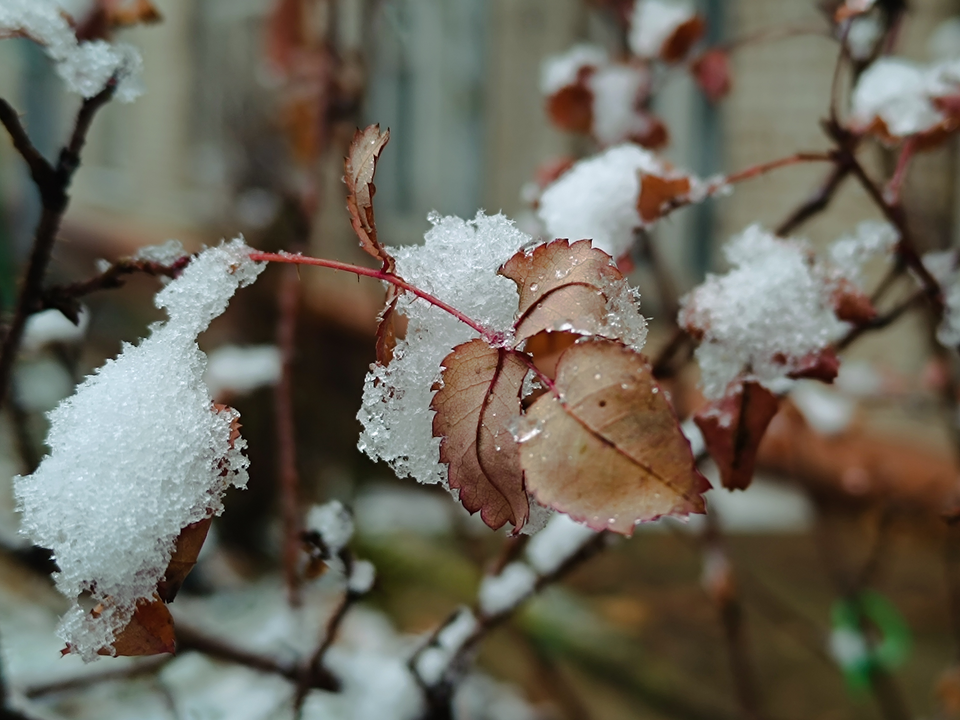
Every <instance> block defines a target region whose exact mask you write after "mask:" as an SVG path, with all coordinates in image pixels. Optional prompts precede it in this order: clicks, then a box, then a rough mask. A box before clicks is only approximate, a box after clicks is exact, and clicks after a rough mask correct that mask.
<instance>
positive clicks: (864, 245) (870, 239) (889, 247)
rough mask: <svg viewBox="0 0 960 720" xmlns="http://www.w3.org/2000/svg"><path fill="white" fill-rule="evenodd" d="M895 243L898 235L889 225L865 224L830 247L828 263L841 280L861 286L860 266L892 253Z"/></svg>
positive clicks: (861, 267)
mask: <svg viewBox="0 0 960 720" xmlns="http://www.w3.org/2000/svg"><path fill="white" fill-rule="evenodd" d="M899 239H900V234H899V233H898V232H897V230H896V228H894V227H893V225H891V224H890V223H886V222H878V221H875V220H873V221H871V220H868V221H865V222H862V223H860V224H859V225H857V230H856V233H855V234H853V235H845V236H843V237H841V238H840V239H839V240H836V241H835V242H834V243H833V244H831V246H830V250H829V258H830V262H831V264H832V265H833V266H834V267H835V268H836V269H837V270H838V271H839V273H840V274H841V275H842V277H844V278H845V279H847V280H849V281H850V282H852V283H854V284H856V285H858V286H862V284H863V266H864V265H865V264H866V263H868V262H869V261H870V260H872V259H873V258H874V257H876V256H878V255H884V254H889V253H891V252H893V249H894V248H895V247H896V245H897V241H898V240H899Z"/></svg>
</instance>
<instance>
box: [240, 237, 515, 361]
mask: <svg viewBox="0 0 960 720" xmlns="http://www.w3.org/2000/svg"><path fill="white" fill-rule="evenodd" d="M250 259H251V260H254V261H256V262H279V263H291V264H293V265H315V266H317V267H325V268H330V269H332V270H344V271H346V272H351V273H353V274H354V275H365V276H366V277H372V278H376V279H377V280H382V281H383V282H387V283H390V284H391V285H395V286H396V287H398V288H400V289H402V290H406V291H407V292H411V293H413V294H414V295H416V296H417V297H418V298H420V299H421V300H425V301H426V302H428V303H430V304H431V305H433V306H434V307H438V308H440V309H441V310H443V311H445V312H447V313H449V314H450V315H453V317H455V318H456V319H457V320H459V321H460V322H462V323H463V324H464V325H467V326H469V327H471V328H473V329H474V330H476V331H477V332H478V333H479V334H480V336H481V337H482V338H483V339H484V340H486V341H487V342H488V343H490V344H491V345H495V346H498V347H502V346H503V345H504V343H505V341H506V337H505V336H504V335H503V333H499V332H496V331H495V330H490V329H489V328H486V327H484V326H483V325H481V324H480V323H479V322H477V321H476V320H474V319H473V318H471V317H468V316H467V315H464V314H463V313H462V312H460V311H459V310H457V309H456V308H455V307H453V306H452V305H448V304H447V303H445V302H444V301H443V300H441V299H440V298H437V297H434V296H433V295H431V294H430V293H428V292H424V291H423V290H421V289H420V288H418V287H416V286H414V285H411V284H410V283H408V282H407V281H406V280H404V279H403V278H401V277H399V276H398V275H394V274H393V273H390V272H386V271H384V270H374V269H373V268H366V267H362V266H360V265H351V264H350V263H344V262H339V261H337V260H325V259H323V258H314V257H308V256H306V255H299V254H293V253H267V252H259V251H257V252H252V253H250Z"/></svg>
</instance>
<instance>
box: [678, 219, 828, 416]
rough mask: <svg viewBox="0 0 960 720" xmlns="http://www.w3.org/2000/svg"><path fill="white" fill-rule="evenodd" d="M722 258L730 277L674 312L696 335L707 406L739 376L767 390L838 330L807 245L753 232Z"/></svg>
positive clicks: (716, 280)
mask: <svg viewBox="0 0 960 720" xmlns="http://www.w3.org/2000/svg"><path fill="white" fill-rule="evenodd" d="M724 254H725V255H726V259H727V261H728V262H729V263H730V265H731V266H732V269H731V270H730V271H729V272H728V273H726V274H725V275H708V276H707V279H706V281H704V283H703V284H702V285H700V286H699V287H697V288H695V289H694V290H693V291H692V292H691V293H690V294H688V295H687V296H686V297H685V298H684V299H683V302H682V309H681V312H680V321H681V323H682V324H683V325H684V326H685V327H687V328H690V329H691V330H692V331H693V332H695V333H696V334H698V335H702V340H701V343H700V346H699V348H697V360H698V362H699V364H700V372H701V384H702V387H703V392H704V395H706V396H707V398H709V399H717V398H720V397H722V396H723V394H724V392H725V391H726V388H727V385H729V384H730V383H731V382H732V381H733V380H734V379H735V378H737V377H738V376H741V374H742V373H746V374H745V375H744V376H743V377H744V379H747V380H754V381H757V382H759V383H761V384H764V385H768V386H769V385H770V384H772V383H775V382H776V381H779V380H782V379H783V378H785V377H786V376H787V375H789V374H790V373H791V372H793V371H796V370H798V369H799V368H800V361H801V360H802V359H804V358H806V357H808V356H810V355H811V354H814V353H817V352H819V351H821V350H823V349H824V348H826V347H827V345H829V343H830V342H831V341H832V340H833V339H834V338H835V337H837V336H838V335H839V333H840V332H841V330H842V328H843V326H842V324H841V322H840V321H839V320H838V319H837V317H836V316H835V314H834V311H833V308H832V307H831V305H830V290H831V288H832V284H831V282H830V281H829V279H828V278H827V277H826V273H825V271H824V270H823V269H822V268H820V267H818V266H817V265H815V264H814V262H813V253H812V250H811V248H810V247H809V245H808V244H807V243H806V242H803V241H800V240H784V239H780V238H777V237H775V236H774V235H772V234H770V233H769V232H767V231H765V230H763V229H762V228H761V227H760V226H759V225H753V226H751V227H749V228H747V229H746V230H745V231H744V232H743V233H742V234H740V235H739V236H737V237H735V238H733V239H732V240H731V241H730V242H729V243H728V244H727V246H726V247H725V248H724Z"/></svg>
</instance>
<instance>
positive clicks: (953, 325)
mask: <svg viewBox="0 0 960 720" xmlns="http://www.w3.org/2000/svg"><path fill="white" fill-rule="evenodd" d="M923 264H924V267H926V268H927V270H928V271H929V272H930V274H931V275H933V277H934V278H935V279H936V280H937V282H938V283H940V288H941V290H942V291H943V302H944V311H943V321H942V322H941V323H940V327H939V328H937V340H939V341H940V344H941V345H943V346H944V347H948V348H950V347H956V346H957V345H960V272H958V258H957V253H956V251H955V250H945V251H943V252H933V253H927V254H926V255H924V256H923Z"/></svg>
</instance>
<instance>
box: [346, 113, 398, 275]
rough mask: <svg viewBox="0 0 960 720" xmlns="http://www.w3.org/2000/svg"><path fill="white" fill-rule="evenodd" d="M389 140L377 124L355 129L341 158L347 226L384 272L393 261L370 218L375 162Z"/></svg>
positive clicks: (390, 266)
mask: <svg viewBox="0 0 960 720" xmlns="http://www.w3.org/2000/svg"><path fill="white" fill-rule="evenodd" d="M389 140H390V131H389V130H386V131H385V132H380V126H379V125H370V126H368V127H366V128H365V129H363V130H357V132H356V133H355V134H354V136H353V142H351V143H350V152H349V154H348V155H347V157H346V158H345V159H344V177H343V181H344V182H345V183H346V185H347V210H348V211H349V212H350V223H351V224H352V225H353V229H354V232H356V233H357V237H358V238H359V239H360V247H362V248H363V249H364V250H366V251H367V252H368V253H370V254H371V255H373V257H375V258H377V259H378V260H381V261H383V267H384V269H385V270H392V269H393V266H394V262H393V258H392V257H391V256H390V254H389V253H388V252H387V251H386V249H385V248H384V247H383V245H381V244H380V241H379V240H377V224H376V222H375V221H374V216H373V196H374V194H375V193H376V191H377V188H376V186H375V185H374V184H373V176H374V173H376V171H377V159H378V158H379V157H380V153H381V151H382V150H383V148H384V147H385V146H386V144H387V142H388V141H389Z"/></svg>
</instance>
